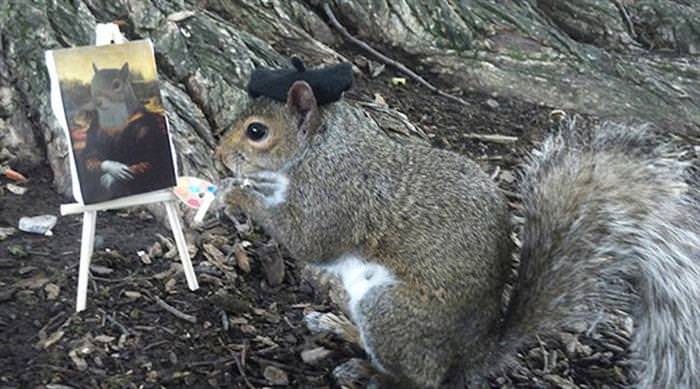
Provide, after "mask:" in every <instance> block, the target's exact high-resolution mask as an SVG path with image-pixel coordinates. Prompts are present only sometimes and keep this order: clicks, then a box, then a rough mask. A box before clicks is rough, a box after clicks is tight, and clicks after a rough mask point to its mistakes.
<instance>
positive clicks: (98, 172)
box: [46, 40, 176, 204]
mask: <svg viewBox="0 0 700 389" xmlns="http://www.w3.org/2000/svg"><path fill="white" fill-rule="evenodd" d="M46 63H47V66H48V69H49V74H50V76H51V87H52V91H51V93H52V106H53V109H54V112H55V113H56V116H57V117H58V119H59V121H60V122H61V124H62V125H63V127H64V128H65V130H66V134H67V135H68V139H69V142H68V143H69V150H70V158H71V161H70V162H71V163H70V165H71V173H72V178H73V195H74V197H75V199H76V201H78V202H80V203H83V204H94V203H99V202H103V201H107V200H113V199H117V198H121V197H126V196H131V195H137V194H142V193H147V192H151V191H154V190H158V189H165V188H170V187H174V186H175V185H176V172H175V153H174V152H173V148H172V142H171V139H170V134H169V132H168V125H167V121H166V118H165V112H164V110H163V106H162V102H161V96H160V88H159V85H158V78H157V71H156V63H155V58H154V55H153V46H152V44H151V42H150V41H148V40H144V41H133V42H128V43H122V44H109V45H103V46H90V47H79V48H71V49H60V50H52V51H47V53H46Z"/></svg>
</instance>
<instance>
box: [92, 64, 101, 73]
mask: <svg viewBox="0 0 700 389" xmlns="http://www.w3.org/2000/svg"><path fill="white" fill-rule="evenodd" d="M92 70H93V71H95V73H97V72H98V71H99V70H100V69H98V68H97V65H95V63H94V62H93V63H92Z"/></svg>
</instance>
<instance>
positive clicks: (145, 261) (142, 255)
mask: <svg viewBox="0 0 700 389" xmlns="http://www.w3.org/2000/svg"><path fill="white" fill-rule="evenodd" d="M136 255H138V256H139V259H140V260H141V262H143V264H144V265H150V264H151V263H153V261H151V256H150V255H148V254H146V252H145V251H143V250H139V251H137V252H136Z"/></svg>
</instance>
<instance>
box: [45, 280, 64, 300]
mask: <svg viewBox="0 0 700 389" xmlns="http://www.w3.org/2000/svg"><path fill="white" fill-rule="evenodd" d="M44 292H46V299H47V300H56V298H57V297H58V295H59V293H61V288H60V287H59V286H58V285H56V284H53V283H48V284H46V285H45V286H44Z"/></svg>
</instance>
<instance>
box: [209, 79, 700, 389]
mask: <svg viewBox="0 0 700 389" xmlns="http://www.w3.org/2000/svg"><path fill="white" fill-rule="evenodd" d="M295 85H296V84H295ZM297 87H300V88H303V87H304V85H297ZM307 87H308V86H307ZM292 88H295V86H292ZM302 92H303V91H302ZM299 96H301V97H299ZM298 98H304V99H308V98H309V96H308V94H304V93H290V101H289V102H288V104H287V105H286V106H284V105H282V104H278V103H273V102H269V101H266V100H264V99H261V100H258V101H256V102H254V103H253V104H252V106H251V107H250V109H249V110H248V111H247V113H246V114H245V115H244V117H243V118H241V120H239V121H238V122H237V123H236V124H235V125H234V126H233V128H232V129H231V130H230V131H229V132H228V133H227V134H226V135H225V136H224V138H223V139H222V141H221V144H220V146H219V149H218V151H217V154H218V156H219V158H220V160H221V161H222V162H223V163H224V164H225V165H226V166H227V167H228V168H229V169H230V170H231V172H232V173H233V174H234V175H235V180H239V181H242V182H244V181H246V180H249V181H250V180H252V181H251V182H252V184H251V185H247V186H233V187H232V188H231V189H230V190H229V191H228V193H227V194H226V202H227V204H229V205H230V206H232V207H237V208H242V209H243V210H244V211H245V212H247V213H248V214H250V215H251V216H252V217H253V219H254V220H256V222H257V223H259V224H260V225H261V226H262V227H263V228H264V229H265V230H266V231H267V232H268V233H270V234H271V235H272V236H273V237H274V238H275V239H276V240H277V241H278V242H280V243H281V244H282V245H284V246H285V247H286V248H287V249H288V250H289V252H290V253H291V255H292V256H294V257H295V258H296V259H298V260H301V261H306V262H310V263H315V264H321V265H323V264H329V263H332V262H333V261H334V260H336V259H338V258H339V257H342V256H344V255H347V254H352V255H356V256H358V257H361V258H365V259H367V260H368V261H370V262H372V263H376V264H379V265H381V266H384V267H386V268H387V269H389V270H390V271H391V273H392V275H393V276H394V277H395V279H396V282H393V283H391V284H389V285H384V286H377V287H374V288H373V289H370V290H369V291H368V292H367V294H366V295H365V297H364V298H363V299H362V300H360V301H359V303H358V306H357V309H356V311H357V312H356V313H355V314H354V317H353V319H354V321H355V322H356V324H357V326H358V328H359V330H360V332H361V336H362V339H363V342H364V343H365V346H366V347H367V348H369V350H368V354H369V355H371V356H372V358H374V359H375V360H374V362H375V365H376V366H379V367H381V368H382V369H383V370H385V371H386V372H387V373H389V374H390V375H391V376H392V377H393V378H394V379H396V380H398V381H399V382H409V383H411V384H413V385H416V386H419V387H438V386H440V385H441V384H444V380H445V378H446V377H448V376H450V375H452V374H451V372H460V371H464V374H465V376H466V377H465V378H467V379H468V380H469V381H471V380H472V379H473V378H475V377H478V376H480V375H482V374H484V373H485V372H488V371H489V370H490V369H493V368H494V367H498V366H503V365H504V364H505V363H507V362H508V361H509V359H510V358H512V356H513V355H514V354H515V351H516V350H517V348H518V346H519V345H521V344H522V342H523V341H524V340H526V339H528V338H530V337H531V336H532V335H534V334H536V333H546V332H547V331H549V330H552V329H555V328H559V327H560V326H562V325H565V324H567V323H570V322H573V321H581V320H583V321H585V322H589V323H590V322H592V321H594V320H596V319H597V318H600V317H601V316H602V315H604V314H605V313H606V312H607V311H608V310H610V309H623V310H626V311H628V312H630V313H632V314H633V315H634V316H635V317H636V318H637V319H638V331H637V335H636V336H635V341H634V348H635V352H636V355H637V356H638V358H639V359H640V360H642V361H643V362H644V364H643V365H642V366H641V367H640V370H639V385H640V386H641V387H645V386H655V387H669V386H670V387H681V388H682V387H693V386H700V383H699V382H698V379H697V378H696V377H695V376H694V375H693V373H694V370H695V368H696V367H698V365H699V364H698V358H700V349H699V348H700V340H699V336H700V333H699V330H698V325H697V324H696V321H694V316H696V314H697V313H698V309H697V308H696V305H697V304H698V302H699V301H700V274H699V272H700V270H699V269H700V265H699V264H698V255H697V254H698V225H697V223H698V221H697V213H698V206H697V202H696V200H695V199H692V198H691V197H690V196H689V192H688V191H689V190H690V189H689V188H688V187H687V185H684V183H683V174H684V173H683V171H684V165H683V164H682V163H680V162H678V161H676V160H674V159H668V158H663V157H662V156H661V154H660V153H661V152H663V150H661V149H655V150H651V151H648V152H645V151H644V150H647V148H646V147H645V146H644V142H643V141H644V138H645V135H644V132H643V131H642V130H640V129H633V128H626V127H616V126H612V125H606V126H602V127H601V128H598V129H596V130H594V131H593V133H594V135H593V136H591V137H590V139H587V140H584V139H580V138H582V137H581V136H580V133H578V135H577V132H576V131H573V130H568V131H565V132H563V133H562V134H560V135H559V136H555V137H553V138H551V139H549V140H547V141H546V142H545V143H544V145H543V146H542V148H541V149H540V150H539V151H536V152H534V153H533V155H532V157H531V158H530V160H529V162H528V163H527V164H526V166H525V168H524V177H523V186H522V191H521V192H522V196H523V199H524V204H523V205H524V209H525V217H526V224H525V227H524V235H523V247H522V253H521V265H520V273H519V278H518V281H517V283H516V285H515V289H514V295H513V298H512V299H511V301H510V305H509V307H508V309H507V313H506V316H505V317H504V316H503V314H502V311H503V310H502V308H503V307H502V300H501V297H502V294H503V290H504V287H505V280H506V278H507V274H508V271H509V267H510V262H511V259H510V254H511V245H510V238H509V236H510V232H511V227H510V225H509V222H508V219H509V218H508V212H507V206H506V202H505V199H504V197H503V195H502V194H501V193H500V191H499V190H498V188H497V187H496V185H495V183H494V182H493V181H492V180H490V179H489V178H488V176H486V175H485V174H484V173H483V172H482V171H481V170H480V169H479V167H478V166H477V165H476V164H475V163H474V162H472V161H470V160H468V159H467V158H465V157H463V156H460V155H457V154H455V153H451V152H448V151H444V150H437V149H434V148H429V147H425V146H422V145H415V144H405V145H404V144H399V143H397V142H395V141H393V140H392V139H390V138H389V137H387V136H386V135H384V134H382V133H381V132H379V131H376V129H374V128H373V127H372V126H367V125H365V124H364V123H363V121H366V120H367V118H366V117H364V116H362V114H361V113H360V112H359V111H352V115H348V114H345V115H344V118H345V120H344V121H343V122H342V123H341V122H340V121H339V120H338V117H339V116H340V115H339V114H338V112H337V110H338V109H341V108H339V107H338V106H337V105H331V106H329V107H326V108H323V109H321V110H316V108H314V107H313V104H311V105H309V103H310V102H313V101H310V100H305V101H303V102H304V103H305V104H307V106H311V107H312V109H310V110H308V111H306V110H305V111H303V112H299V111H298V109H296V108H295V107H296V106H297V105H298V104H296V103H298V101H295V99H298ZM311 98H312V97H311ZM345 109H347V108H345ZM251 120H252V121H254V122H260V123H264V124H265V125H266V126H267V128H269V129H270V134H272V135H270V138H269V139H270V141H269V143H265V144H268V145H271V146H269V147H261V146H260V147H258V146H256V145H254V144H251V142H249V141H248V140H247V139H246V137H245V131H246V126H247V125H248V124H247V123H251ZM266 171H270V172H274V174H275V175H284V176H285V178H287V179H288V182H289V185H288V187H286V190H285V198H284V201H282V202H279V203H276V204H275V205H274V206H271V205H270V203H269V202H266V201H263V200H264V199H265V197H264V196H261V195H263V192H261V191H260V190H259V189H256V188H262V187H264V184H265V183H264V182H262V181H258V182H254V181H255V177H261V173H264V172H266ZM264 175H265V174H262V176H264ZM629 287H635V288H637V289H638V291H639V296H640V297H639V300H640V301H641V304H636V302H637V300H636V299H635V298H634V297H631V296H633V295H631V294H630V293H627V289H628V288H629ZM636 307H640V308H639V309H635V308H636ZM504 345H505V346H504ZM504 351H505V352H504ZM401 387H405V386H404V384H403V383H402V384H401Z"/></svg>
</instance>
